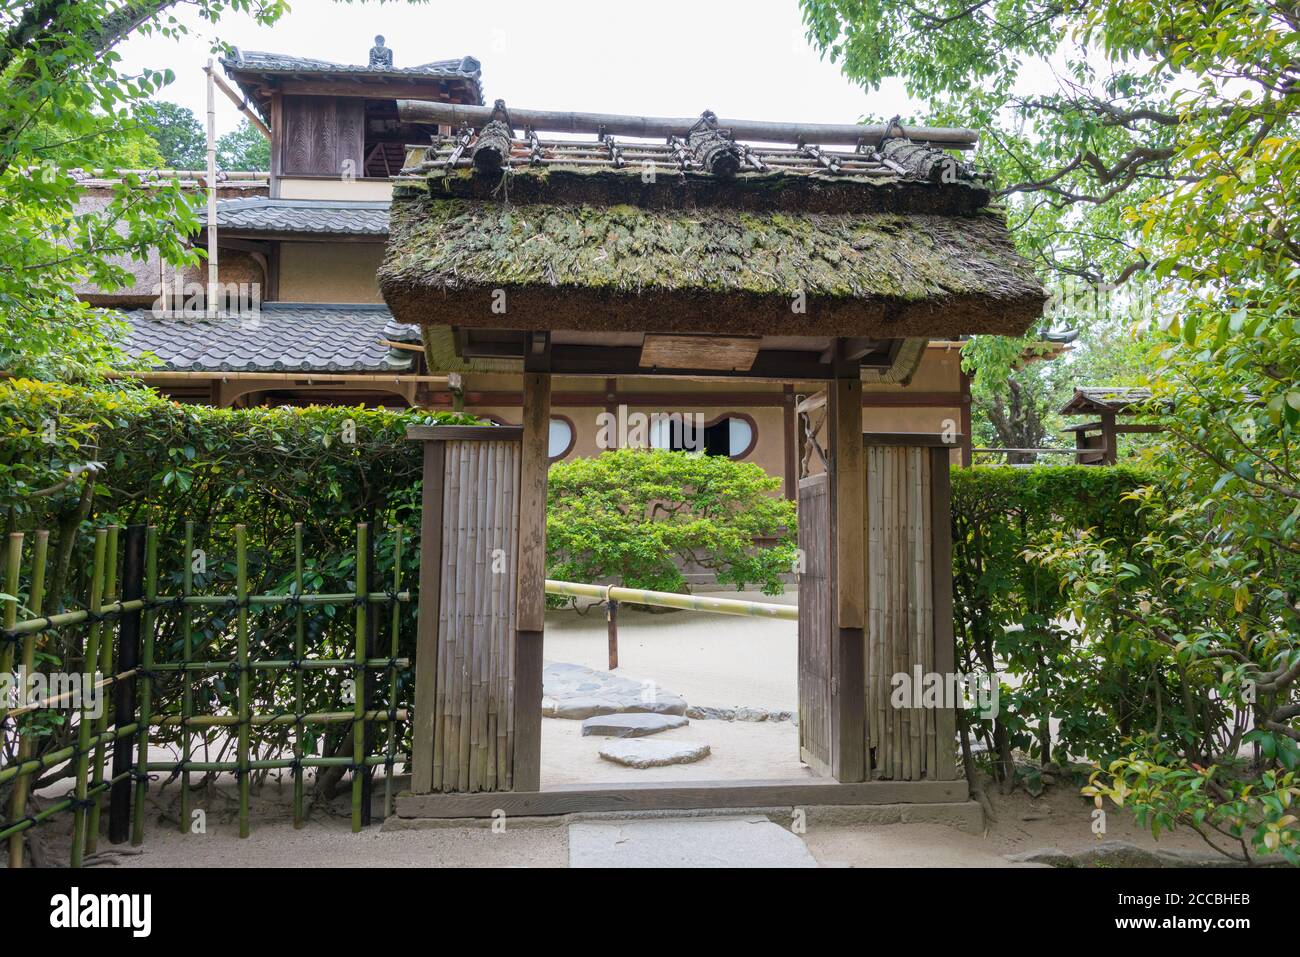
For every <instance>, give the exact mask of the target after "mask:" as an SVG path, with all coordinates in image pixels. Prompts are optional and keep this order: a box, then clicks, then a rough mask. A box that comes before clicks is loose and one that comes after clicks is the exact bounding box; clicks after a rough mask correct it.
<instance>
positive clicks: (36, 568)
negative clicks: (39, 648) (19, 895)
mask: <svg viewBox="0 0 1300 957" xmlns="http://www.w3.org/2000/svg"><path fill="white" fill-rule="evenodd" d="M49 544H50V533H49V531H48V530H46V529H43V528H42V529H39V530H38V531H37V532H36V543H35V546H34V548H33V552H32V587H31V591H30V592H29V593H28V597H27V610H28V611H29V612H30V613H31V614H32V615H33V616H34V617H37V618H39V617H40V616H41V608H42V606H43V605H44V603H45V561H46V553H47V551H48V548H49ZM9 594H11V595H16V594H17V592H16V591H14V590H10V591H9ZM15 611H16V609H15ZM16 617H17V615H16V614H15V618H16ZM10 627H12V626H10ZM35 665H36V635H35V634H34V633H33V634H28V635H25V636H24V637H23V652H22V669H23V676H24V680H26V679H27V678H30V676H31V674H32V669H33V668H34V667H35ZM0 724H3V722H0ZM14 730H15V731H16V732H17V734H18V754H17V756H16V757H17V761H16V763H17V764H19V765H21V764H22V763H23V762H25V761H27V760H28V759H29V758H30V757H31V755H32V735H31V732H30V730H29V731H27V732H26V733H24V731H23V728H22V725H21V723H19V722H15V728H14ZM31 783H32V782H31V780H30V779H29V778H28V777H27V776H26V775H23V776H21V777H19V778H18V780H17V781H15V782H14V789H13V794H12V795H11V796H10V798H9V820H11V821H17V820H19V819H20V818H22V816H23V815H24V814H25V813H26V812H27V793H28V790H29V789H30V787H31ZM9 866H10V867H12V868H14V869H15V870H16V869H17V868H20V867H22V866H23V839H22V837H21V835H20V834H14V835H13V836H11V837H10V838H9Z"/></svg>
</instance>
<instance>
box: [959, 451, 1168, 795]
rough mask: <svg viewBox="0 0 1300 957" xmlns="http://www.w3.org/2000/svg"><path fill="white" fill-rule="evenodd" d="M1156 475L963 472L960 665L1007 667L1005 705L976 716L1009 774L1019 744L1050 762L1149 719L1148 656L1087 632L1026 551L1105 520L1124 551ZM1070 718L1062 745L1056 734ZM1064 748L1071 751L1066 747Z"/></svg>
mask: <svg viewBox="0 0 1300 957" xmlns="http://www.w3.org/2000/svg"><path fill="white" fill-rule="evenodd" d="M1153 482H1154V478H1153V477H1152V476H1150V475H1148V474H1147V473H1144V472H1142V471H1140V470H1137V469H1132V468H1126V467H1123V466H1119V467H1098V466H1078V465H1073V466H1036V467H1030V468H1012V467H993V468H977V469H954V470H953V472H952V490H953V494H952V514H953V542H954V546H953V599H954V602H953V618H954V628H955V631H956V637H957V662H958V667H959V668H960V669H962V670H963V671H964V672H965V673H967V674H985V675H987V674H993V673H996V672H999V671H1001V672H1005V673H1007V674H1009V675H1010V676H1011V677H1012V678H1013V682H1014V683H1013V682H1004V683H1003V684H1002V686H1001V693H1000V713H999V715H998V716H997V718H996V719H984V720H982V719H979V718H978V717H976V716H975V715H974V713H973V712H967V713H966V720H967V721H968V722H969V724H968V729H969V731H970V732H971V733H972V734H973V735H974V736H975V737H977V738H979V739H980V740H982V741H983V742H984V743H985V745H986V746H987V747H988V749H989V751H990V752H991V753H992V754H994V755H996V756H997V757H998V760H997V762H996V767H995V771H996V773H997V774H998V776H999V777H1000V778H1003V779H1010V778H1011V776H1012V775H1013V774H1014V767H1013V762H1012V759H1011V752H1012V750H1013V749H1019V750H1023V751H1026V752H1028V753H1029V754H1030V755H1032V756H1034V757H1037V758H1038V759H1039V760H1041V761H1042V762H1043V763H1047V762H1048V761H1049V760H1050V759H1051V758H1052V754H1053V750H1054V746H1055V748H1064V749H1065V750H1066V751H1067V752H1069V754H1073V755H1076V756H1088V757H1097V756H1099V755H1105V754H1110V753H1115V751H1116V750H1117V749H1118V748H1119V742H1120V739H1121V737H1122V736H1123V735H1124V734H1125V733H1131V732H1132V730H1134V729H1135V728H1137V727H1140V726H1144V725H1145V724H1146V723H1147V722H1154V720H1155V716H1154V715H1153V714H1150V713H1149V711H1150V708H1151V704H1150V698H1149V695H1148V694H1147V693H1146V691H1145V690H1144V689H1145V685H1144V678H1145V676H1146V673H1147V672H1148V670H1149V663H1147V662H1143V661H1139V660H1136V659H1134V658H1131V657H1129V656H1128V655H1127V654H1126V653H1125V650H1124V649H1117V648H1112V647H1098V646H1096V645H1092V644H1085V643H1082V642H1080V641H1078V640H1077V635H1076V634H1075V632H1074V631H1073V630H1072V629H1071V628H1070V627H1069V625H1068V624H1067V623H1066V622H1065V619H1066V618H1067V617H1068V611H1067V605H1068V597H1069V596H1068V595H1067V594H1066V592H1065V590H1064V588H1063V587H1062V582H1061V580H1060V579H1059V578H1057V577H1056V576H1054V575H1053V574H1052V573H1050V572H1049V571H1048V570H1047V569H1046V568H1044V566H1043V565H1042V564H1040V563H1036V562H1032V561H1030V560H1028V559H1027V557H1026V556H1025V550H1026V549H1027V548H1029V547H1031V546H1033V545H1035V544H1037V543H1038V542H1039V541H1041V540H1042V539H1044V538H1045V537H1046V536H1047V535H1049V534H1050V533H1052V532H1054V531H1058V530H1069V529H1077V530H1083V529H1087V528H1093V529H1096V530H1097V532H1098V535H1099V537H1102V538H1112V539H1114V541H1115V542H1116V543H1117V544H1116V548H1117V551H1118V553H1119V554H1118V555H1117V560H1119V561H1122V560H1123V558H1124V553H1125V552H1126V550H1128V549H1130V548H1132V547H1134V546H1135V545H1136V543H1137V542H1138V541H1139V540H1140V539H1141V537H1142V534H1143V527H1142V520H1141V517H1140V515H1139V514H1138V509H1137V507H1136V504H1135V503H1134V502H1132V501H1131V500H1129V499H1127V498H1126V495H1127V493H1129V492H1131V491H1133V490H1134V489H1137V488H1139V487H1141V486H1143V485H1149V484H1152V483H1153ZM1051 719H1057V720H1058V721H1059V727H1058V728H1057V734H1056V740H1055V744H1054V743H1053V741H1052V739H1051V737H1050V736H1049V735H1048V734H1047V729H1048V727H1049V722H1050V720H1051ZM1058 757H1063V755H1058Z"/></svg>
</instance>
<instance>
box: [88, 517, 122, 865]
mask: <svg viewBox="0 0 1300 957" xmlns="http://www.w3.org/2000/svg"><path fill="white" fill-rule="evenodd" d="M120 531H121V529H120V528H119V526H117V525H110V526H109V527H108V554H107V556H106V561H105V565H104V601H105V602H106V603H108V602H113V601H115V600H116V598H117V541H118V533H119V532H120ZM101 613H102V609H101ZM117 628H120V624H119V622H114V623H113V624H111V625H109V626H108V627H107V628H106V629H105V630H104V632H103V633H102V634H101V635H100V640H99V672H100V674H104V675H111V674H112V673H113V631H114V629H117ZM107 730H108V702H107V701H103V702H102V707H101V708H100V714H99V718H98V719H97V720H96V722H95V733H96V736H97V737H99V738H101V739H104V733H105V732H106V731H107ZM107 759H108V752H107V741H105V743H104V744H101V745H99V746H97V747H96V748H95V761H94V780H93V782H92V783H93V785H94V787H95V788H97V789H98V790H96V791H95V797H94V802H93V803H92V804H91V807H90V826H89V827H88V828H87V830H86V853H87V854H93V853H94V852H95V850H96V848H98V846H99V819H100V817H101V815H102V814H103V811H104V789H103V788H99V785H100V784H102V783H103V781H104V762H105V761H106V760H107Z"/></svg>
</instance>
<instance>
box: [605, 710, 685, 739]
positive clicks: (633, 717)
mask: <svg viewBox="0 0 1300 957" xmlns="http://www.w3.org/2000/svg"><path fill="white" fill-rule="evenodd" d="M688 724H690V722H689V721H687V720H686V719H685V718H683V717H682V716H681V715H678V714H636V713H624V714H609V715H605V716H603V717H593V718H588V719H587V720H586V721H584V722H582V736H583V737H584V738H585V737H588V736H589V735H593V734H594V735H599V736H600V737H604V738H641V737H644V736H646V735H647V734H658V733H659V732H660V731H668V730H669V729H671V728H682V727H685V726H686V725H688Z"/></svg>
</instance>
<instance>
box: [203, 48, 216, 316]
mask: <svg viewBox="0 0 1300 957" xmlns="http://www.w3.org/2000/svg"><path fill="white" fill-rule="evenodd" d="M206 72H207V75H208V297H207V299H208V318H209V319H215V318H217V286H218V281H217V86H216V82H215V81H214V80H213V78H212V60H211V59H209V60H208V68H207V71H206Z"/></svg>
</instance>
